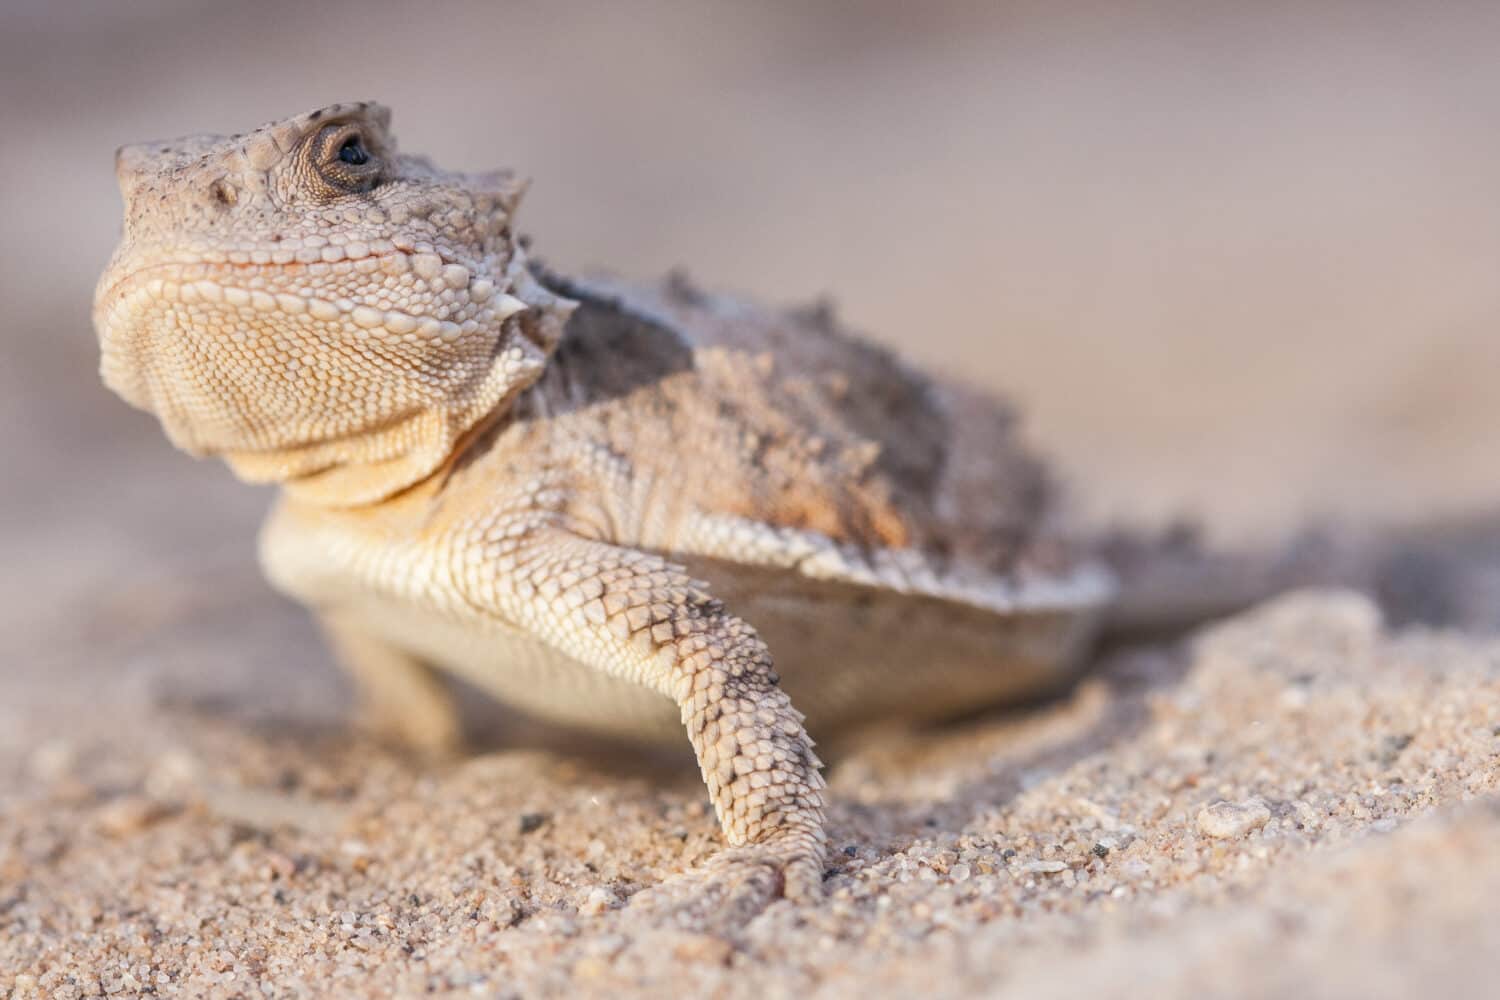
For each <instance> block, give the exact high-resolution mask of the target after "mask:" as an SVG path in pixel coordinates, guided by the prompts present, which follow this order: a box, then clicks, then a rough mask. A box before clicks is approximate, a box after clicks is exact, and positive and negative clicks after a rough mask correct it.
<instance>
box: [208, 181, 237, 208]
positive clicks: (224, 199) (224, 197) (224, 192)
mask: <svg viewBox="0 0 1500 1000" xmlns="http://www.w3.org/2000/svg"><path fill="white" fill-rule="evenodd" d="M208 193H209V195H210V196H212V197H213V200H214V204H216V205H219V206H220V207H222V208H229V207H231V206H232V205H233V204H234V203H235V202H236V201H238V200H239V193H238V192H236V191H235V189H234V187H233V185H231V184H230V183H229V182H228V181H226V180H224V178H222V177H221V178H219V179H218V180H216V181H214V182H213V183H212V184H210V185H209V186H208Z"/></svg>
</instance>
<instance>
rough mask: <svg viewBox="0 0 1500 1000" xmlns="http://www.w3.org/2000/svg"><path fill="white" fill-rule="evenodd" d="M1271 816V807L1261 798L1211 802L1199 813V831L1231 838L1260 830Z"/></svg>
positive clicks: (1219, 838) (1214, 836)
mask: <svg viewBox="0 0 1500 1000" xmlns="http://www.w3.org/2000/svg"><path fill="white" fill-rule="evenodd" d="M1270 818H1271V808H1270V807H1269V806H1267V805H1266V803H1265V800H1264V799H1261V798H1253V799H1246V800H1245V801H1244V802H1224V801H1223V800H1220V801H1218V802H1213V803H1210V804H1209V805H1206V806H1204V807H1203V808H1202V810H1200V811H1199V813H1198V832H1199V833H1202V834H1203V835H1204V836H1205V837H1213V838H1215V839H1218V840H1230V839H1233V838H1236V837H1243V836H1245V835H1246V834H1247V833H1250V832H1251V831H1252V830H1259V829H1260V828H1261V827H1263V826H1265V825H1266V822H1267V821H1268V820H1269V819H1270Z"/></svg>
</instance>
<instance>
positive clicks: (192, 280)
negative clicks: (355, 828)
mask: <svg viewBox="0 0 1500 1000" xmlns="http://www.w3.org/2000/svg"><path fill="white" fill-rule="evenodd" d="M388 126H389V114H388V112H387V111H386V110H385V109H384V108H382V107H380V106H379V105H376V104H370V103H358V104H339V105H334V106H331V107H325V108H322V109H321V110H318V111H313V112H311V113H308V114H303V115H299V116H297V117H294V118H288V119H286V120H285V121H281V122H277V123H274V124H271V125H267V126H265V127H262V128H260V129H257V130H255V131H253V132H250V133H247V134H243V135H235V136H228V137H221V136H196V137H192V138H187V139H179V140H174V141H170V142H156V143H146V144H143V145H135V146H128V147H125V148H123V149H121V150H120V151H119V153H118V155H117V159H116V164H117V173H118V177H119V182H120V186H121V188H122V191H123V194H124V200H125V224H124V233H123V237H122V240H121V243H120V245H119V248H118V249H117V250H116V252H115V254H114V257H113V259H112V260H111V261H110V263H109V265H108V268H107V269H106V271H105V272H104V275H103V278H102V280H101V282H100V284H99V287H98V292H97V296H96V301H95V307H94V320H95V324H96V327H97V329H98V333H99V338H100V343H101V351H102V361H101V370H102V374H103V378H104V381H105V382H106V383H107V384H108V385H109V386H110V387H111V388H112V389H114V390H115V391H116V392H118V393H119V394H120V395H121V396H123V397H124V398H125V399H126V400H127V401H129V402H130V403H132V404H134V405H135V406H138V407H140V408H142V409H145V410H148V411H150V412H152V413H154V414H155V415H156V416H157V417H158V418H159V419H160V421H161V424H162V427H163V428H164V430H165V432H166V434H167V435H168V437H169V438H170V439H171V440H172V442H173V443H174V444H176V445H177V446H178V447H179V448H181V449H183V450H185V451H187V452H189V453H191V454H193V455H199V456H204V455H214V456H219V457H221V458H223V459H224V460H225V461H226V462H227V463H228V464H229V465H230V467H231V468H232V469H233V470H234V472H235V473H237V474H238V475H239V476H240V477H242V478H243V479H246V480H249V481H252V482H258V483H278V484H280V485H281V487H282V491H281V497H280V500H279V502H278V504H277V506H276V508H275V509H274V511H273V512H272V513H271V515H270V517H269V519H268V521H267V523H266V525H265V528H264V531H263V533H262V537H261V543H260V554H261V559H262V562H263V565H264V568H265V572H266V573H267V575H268V577H269V579H270V580H271V581H272V583H273V584H274V585H275V586H276V587H278V588H279V589H281V590H283V591H284V592H286V593H287V594H290V595H292V596H293V597H295V598H297V599H298V600H300V601H302V602H305V603H306V604H307V606H309V607H310V608H311V609H312V610H313V612H314V613H315V614H316V615H317V617H318V618H319V619H320V620H321V622H322V623H323V624H324V625H325V626H326V628H327V631H328V633H329V635H330V637H331V640H332V642H333V644H334V646H335V647H336V648H337V651H338V652H339V654H340V656H341V659H342V661H343V662H344V663H345V664H346V665H347V667H348V669H349V670H350V671H351V672H352V674H353V676H354V677H355V678H356V680H357V681H358V683H359V685H360V686H361V688H362V689H363V692H364V694H365V696H366V698H367V700H368V701H369V703H370V705H371V708H372V710H373V711H374V712H375V713H376V714H377V715H379V716H381V717H383V718H384V719H385V720H386V721H387V722H388V723H389V725H390V726H391V727H392V728H393V729H394V730H395V731H397V732H399V733H400V734H402V735H403V736H404V737H405V738H406V739H408V740H409V741H411V742H413V743H415V744H418V745H422V746H426V747H439V746H444V745H448V744H450V743H451V742H452V741H453V740H454V739H455V738H456V736H457V723H456V722H455V714H454V710H453V707H452V705H451V703H450V700H449V694H448V693H447V690H446V688H445V686H444V684H443V683H442V681H441V680H440V679H439V675H438V673H437V672H439V671H448V672H451V673H452V674H454V675H457V676H460V677H462V678H465V679H467V680H468V681H469V682H471V683H472V684H474V685H477V686H478V687H480V688H482V689H484V690H486V691H487V692H490V693H491V694H493V695H494V696H495V697H497V698H500V699H503V700H504V701H506V702H509V703H512V704H514V705H516V706H519V707H520V708H522V709H524V710H526V711H528V712H531V713H535V714H537V715H540V716H544V717H547V718H550V719H555V720H558V721H560V722H563V723H567V724H571V725H575V726H582V727H589V728H592V729H596V730H603V731H606V732H609V733H612V734H617V735H624V736H629V737H639V738H645V739H661V738H666V739H675V740H680V739H681V737H682V734H683V731H684V730H686V735H687V738H688V741H689V742H690V743H691V744H692V747H693V749H694V751H695V752H696V754H697V758H698V762H699V764H700V766H701V769H702V774H703V780H704V782H705V784H706V785H707V787H708V792H709V795H710V796H711V798H712V801H713V805H714V808H715V810H716V811H717V815H718V817H719V820H720V823H721V825H722V828H723V833H724V837H725V839H726V840H727V842H728V844H729V845H730V846H729V848H728V849H727V850H726V851H724V852H722V853H721V854H720V855H719V856H718V857H717V858H715V859H714V860H713V861H712V862H710V864H709V866H708V870H707V871H704V872H699V873H697V874H696V875H695V876H693V877H695V878H699V879H701V880H702V881H703V884H704V885H705V886H708V887H717V891H718V892H719V895H720V896H722V895H724V894H725V893H730V892H733V893H738V894H740V896H741V897H742V898H752V899H754V900H758V901H760V902H761V903H763V902H765V901H767V900H769V899H771V898H774V897H776V896H778V895H783V894H784V895H786V896H789V897H799V896H800V897H807V896H809V895H812V894H815V893H817V892H818V891H820V885H821V878H822V875H823V865H824V850H825V833H824V783H823V780H822V778H821V777H820V773H819V769H820V764H819V761H818V758H817V757H816V756H815V755H814V753H813V742H812V740H811V739H810V738H809V736H808V731H809V730H811V731H812V732H814V733H820V734H822V733H832V732H836V731H839V730H842V729H845V728H847V727H850V726H852V725H855V724H857V723H866V722H870V721H871V720H878V719H882V718H890V717H901V718H914V719H931V718H938V717H942V716H945V715H952V714H954V713H957V712H962V711H965V710H969V709H971V708H973V707H974V706H976V705H980V704H984V703H987V702H993V701H996V700H1000V699H1005V698H1008V697H1012V696H1016V695H1020V694H1024V693H1027V692H1031V691H1034V690H1036V689H1037V688H1038V687H1040V686H1044V685H1047V684H1049V683H1053V682H1055V681H1056V680H1057V679H1058V678H1059V676H1060V675H1062V674H1064V673H1066V672H1067V671H1068V670H1069V669H1070V665H1071V664H1073V663H1074V662H1075V661H1076V659H1077V656H1078V653H1079V651H1080V650H1081V649H1082V648H1083V647H1084V645H1085V644H1086V643H1087V642H1088V641H1089V638H1090V635H1091V632H1092V630H1093V628H1094V625H1095V622H1096V621H1097V619H1098V613H1099V610H1100V609H1101V608H1102V607H1104V606H1105V604H1106V602H1108V601H1109V599H1110V597H1111V592H1112V584H1111V580H1110V577H1109V575H1108V573H1107V572H1105V571H1103V570H1101V568H1100V567H1099V566H1098V565H1096V564H1094V563H1092V562H1090V561H1089V560H1087V559H1086V558H1082V557H1080V556H1078V555H1077V554H1075V552H1074V551H1073V550H1072V549H1070V547H1069V546H1068V544H1067V543H1066V540H1065V539H1064V538H1062V537H1061V536H1060V533H1059V532H1058V531H1057V530H1056V529H1055V525H1054V524H1053V521H1054V518H1052V517H1051V513H1050V512H1051V511H1052V510H1053V509H1054V508H1055V503H1054V500H1053V496H1052V491H1051V490H1050V489H1049V488H1048V480H1047V476H1046V475H1045V473H1044V471H1043V468H1042V466H1041V465H1040V464H1039V462H1038V461H1037V460H1036V459H1035V458H1034V457H1033V456H1032V455H1031V453H1030V452H1029V451H1028V450H1027V448H1026V446H1025V445H1024V443H1023V441H1022V440H1021V437H1020V435H1019V433H1018V430H1017V427H1016V422H1015V420H1014V419H1013V416H1012V414H1011V413H1010V411H1009V410H1008V409H1006V408H1005V407H1004V406H1003V405H1001V404H999V403H997V402H994V401H992V400H990V399H987V398H985V397H984V396H982V395H980V394H978V393H976V392H973V391H971V390H968V389H965V388H962V387H960V386H957V385H954V384H949V383H948V382H945V381H942V380H939V379H934V378H929V377H926V376H924V375H921V374H919V373H917V372H916V371H915V370H913V369H912V368H910V367H908V366H906V365H905V364H903V363H902V362H900V361H899V360H897V359H896V358H895V357H894V356H893V355H892V354H890V353H889V352H887V351H886V350H883V349H881V348H879V347H876V346H874V345H873V344H871V343H869V342H867V341H865V340H861V339H859V338H858V337H856V336H854V335H852V334H850V333H847V332H845V331H843V330H841V329H839V328H838V326H837V324H835V323H834V322H833V321H832V319H831V318H830V316H829V315H828V314H827V313H826V311H822V310H818V309H805V310H800V311H773V310H768V309H764V308H758V307H756V306H754V305H751V304H748V303H746V302H743V301H739V300H736V299H732V298H727V297H722V296H717V295H710V294H707V293H704V292H701V291H698V290H697V289H695V288H693V287H692V286H691V285H689V284H688V283H687V282H685V281H683V280H680V279H669V280H667V281H665V282H662V283H660V284H653V285H638V284H631V283H627V282H623V281H618V280H612V279H591V280H583V279H575V278H568V277H563V276H560V275H557V274H554V273H551V272H550V271H548V270H546V269H544V268H542V267H540V266H539V265H537V264H535V263H532V262H529V261H528V257H527V251H526V244H525V242H524V241H522V240H520V239H518V237H517V236H516V233H515V230H514V228H513V226H514V219H515V214H516V209H517V204H518V202H519V201H520V198H521V195H522V191H523V187H524V185H523V183H522V182H521V181H519V180H518V179H517V178H516V177H515V176H513V175H512V174H509V173H493V174H485V175H469V174H461V173H452V172H448V171H445V170H441V169H439V168H438V167H436V166H434V165H433V164H432V163H430V162H429V161H428V160H426V159H424V158H422V157H418V156H411V155H405V154H399V153H397V152H396V148H395V141H394V139H393V137H392V135H391V133H390V131H389V127H388ZM703 581H710V582H703ZM773 657H774V661H773ZM773 662H774V666H773ZM804 712H805V713H806V719H807V723H808V725H807V728H804V725H803V722H804V715H803V713H804ZM705 891H707V890H705ZM709 895H710V897H712V898H719V897H718V896H714V895H713V894H712V893H710V894H709Z"/></svg>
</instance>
